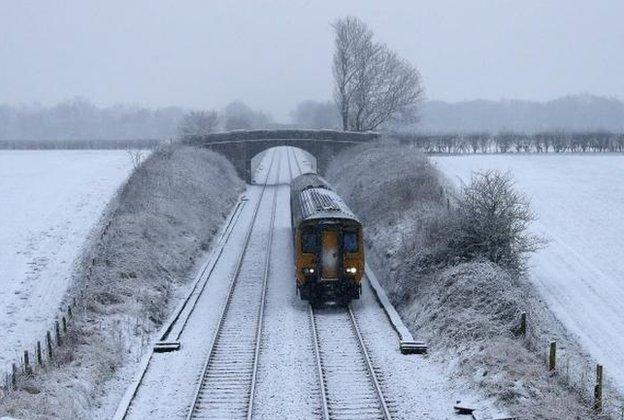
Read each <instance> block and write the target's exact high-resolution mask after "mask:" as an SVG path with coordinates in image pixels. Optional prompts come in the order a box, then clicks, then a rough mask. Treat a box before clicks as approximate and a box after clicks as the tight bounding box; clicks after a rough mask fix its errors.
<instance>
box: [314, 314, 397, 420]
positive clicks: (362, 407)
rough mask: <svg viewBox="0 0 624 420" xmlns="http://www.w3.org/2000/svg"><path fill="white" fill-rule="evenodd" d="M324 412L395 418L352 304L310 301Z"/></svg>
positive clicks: (328, 416) (348, 416) (340, 416)
mask: <svg viewBox="0 0 624 420" xmlns="http://www.w3.org/2000/svg"><path fill="white" fill-rule="evenodd" d="M309 318H310V325H311V328H312V337H313V341H314V343H313V344H314V352H315V357H316V365H317V373H318V377H319V383H320V388H321V392H320V394H321V416H322V418H323V420H329V419H354V418H357V419H386V420H390V419H391V418H392V414H391V410H390V407H389V402H388V401H387V400H386V398H385V396H384V394H383V391H382V388H381V385H380V382H379V379H378V378H377V374H376V372H375V368H374V366H373V363H372V361H371V358H370V355H369V353H368V350H367V349H366V345H365V343H364V340H363V338H362V334H361V333H360V329H359V327H358V324H357V320H356V318H355V314H354V313H353V310H352V309H351V307H347V308H327V309H315V308H313V307H312V305H310V309H309Z"/></svg>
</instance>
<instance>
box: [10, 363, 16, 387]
mask: <svg viewBox="0 0 624 420" xmlns="http://www.w3.org/2000/svg"><path fill="white" fill-rule="evenodd" d="M11 385H12V386H13V389H15V388H17V366H15V363H13V364H12V365H11Z"/></svg>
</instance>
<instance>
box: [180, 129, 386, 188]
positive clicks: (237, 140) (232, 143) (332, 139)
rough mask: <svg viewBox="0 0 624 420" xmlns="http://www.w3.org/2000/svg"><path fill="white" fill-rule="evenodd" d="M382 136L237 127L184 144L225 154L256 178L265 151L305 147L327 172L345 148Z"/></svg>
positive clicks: (241, 173)
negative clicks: (256, 163) (256, 167)
mask: <svg viewBox="0 0 624 420" xmlns="http://www.w3.org/2000/svg"><path fill="white" fill-rule="evenodd" d="M378 138H379V134H378V133H374V132H366V133H358V132H345V131H336V130H236V131H228V132H222V133H211V134H205V135H189V136H186V137H184V138H183V140H182V142H183V143H184V144H189V145H194V146H200V147H205V148H208V149H210V150H213V151H215V152H217V153H220V154H222V155H224V156H225V157H226V158H228V159H229V160H230V162H232V164H233V165H234V167H235V168H236V170H237V171H238V174H239V176H240V177H241V178H243V179H245V180H246V181H247V182H251V181H252V176H251V174H252V168H251V167H252V163H251V162H252V159H253V158H254V157H255V156H258V155H259V154H260V153H261V152H263V151H265V150H267V149H270V148H272V147H278V146H293V147H297V148H299V149H302V150H304V151H306V152H308V153H309V154H311V155H312V156H314V157H315V158H316V160H317V162H316V163H317V169H318V171H319V172H321V173H322V172H324V170H325V168H326V167H327V164H328V163H329V161H330V160H331V158H332V157H333V156H335V155H337V154H338V153H340V152H341V151H342V150H344V149H347V148H349V147H354V146H357V145H360V144H364V143H369V142H372V141H375V140H377V139H378Z"/></svg>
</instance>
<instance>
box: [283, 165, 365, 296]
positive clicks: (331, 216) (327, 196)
mask: <svg viewBox="0 0 624 420" xmlns="http://www.w3.org/2000/svg"><path fill="white" fill-rule="evenodd" d="M290 211H291V222H292V228H293V229H292V230H293V248H294V253H295V270H296V283H297V292H298V294H299V296H300V297H301V299H303V300H307V301H309V302H310V304H312V305H314V306H316V305H322V304H327V303H333V304H338V305H341V306H346V305H348V304H349V302H350V301H351V300H353V299H358V298H359V297H360V294H361V291H362V285H361V281H362V275H363V274H364V264H365V261H364V238H363V234H362V224H361V222H360V221H359V219H358V218H357V217H356V216H355V214H354V213H353V212H352V211H351V209H349V207H348V206H347V205H346V203H345V202H344V201H343V200H342V198H340V196H339V195H338V194H337V193H336V192H335V191H334V190H333V189H332V188H331V187H330V185H329V184H328V183H327V182H326V181H325V180H324V179H323V178H322V177H321V176H319V175H318V174H316V173H306V174H303V175H299V176H298V177H296V178H295V179H293V181H292V182H291V189H290Z"/></svg>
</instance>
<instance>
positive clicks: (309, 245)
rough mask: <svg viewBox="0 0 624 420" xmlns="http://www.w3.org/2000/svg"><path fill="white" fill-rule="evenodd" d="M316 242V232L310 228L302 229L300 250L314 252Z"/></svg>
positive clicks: (316, 246)
mask: <svg viewBox="0 0 624 420" xmlns="http://www.w3.org/2000/svg"><path fill="white" fill-rule="evenodd" d="M317 242H318V241H317V235H316V232H314V231H313V230H310V229H306V230H304V231H303V232H302V233H301V252H305V253H306V254H308V253H309V254H311V253H314V252H316V249H317V248H318V245H317Z"/></svg>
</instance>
